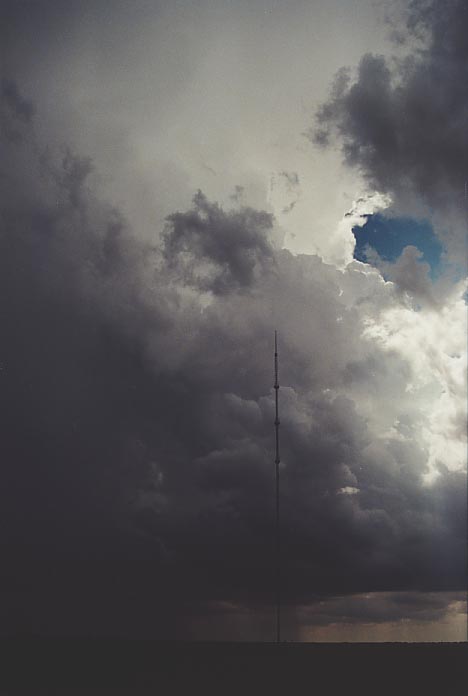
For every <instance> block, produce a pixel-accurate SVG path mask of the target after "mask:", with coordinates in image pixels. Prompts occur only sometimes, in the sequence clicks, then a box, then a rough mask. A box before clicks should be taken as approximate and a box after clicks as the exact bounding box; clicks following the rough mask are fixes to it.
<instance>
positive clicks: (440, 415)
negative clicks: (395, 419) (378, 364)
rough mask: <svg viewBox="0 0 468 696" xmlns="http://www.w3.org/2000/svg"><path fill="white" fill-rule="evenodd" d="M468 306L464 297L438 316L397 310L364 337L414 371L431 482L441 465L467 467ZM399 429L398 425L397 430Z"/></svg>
mask: <svg viewBox="0 0 468 696" xmlns="http://www.w3.org/2000/svg"><path fill="white" fill-rule="evenodd" d="M466 329H467V317H466V305H465V302H464V300H463V299H462V297H460V293H459V295H458V296H455V297H453V296H452V298H449V299H448V300H447V304H446V305H445V306H444V307H442V308H441V309H440V310H439V311H434V310H433V309H431V308H426V309H422V310H419V311H417V310H415V309H414V308H412V307H410V306H408V305H407V306H404V305H403V304H396V305H395V306H394V307H392V308H388V309H386V310H385V311H383V312H382V314H381V315H380V317H379V319H378V320H375V319H372V320H371V319H369V320H368V322H367V326H366V329H365V335H367V336H372V338H373V339H374V340H375V341H376V343H377V344H380V345H381V346H382V347H384V349H385V350H386V351H388V353H389V354H391V353H392V352H396V353H397V354H398V355H400V356H401V357H402V358H404V360H405V362H406V364H407V365H408V366H409V368H410V372H409V374H408V379H407V380H406V384H405V387H404V395H403V401H407V400H408V397H409V399H410V400H411V401H412V402H413V409H414V408H415V407H416V408H417V409H418V411H419V413H420V415H421V417H423V418H424V419H425V422H424V423H423V424H422V426H421V429H420V431H419V434H417V433H416V432H414V430H413V431H412V432H411V436H412V437H415V436H417V437H418V439H420V440H421V442H424V443H425V444H426V446H427V448H428V462H427V463H428V466H429V472H428V475H429V479H430V478H432V477H434V476H435V475H436V473H437V467H438V465H439V464H442V465H444V466H446V467H447V468H449V469H452V470H458V469H463V468H464V467H465V466H466V432H465V427H464V424H465V422H466V349H465V340H466ZM396 425H397V426H398V423H397V424H396Z"/></svg>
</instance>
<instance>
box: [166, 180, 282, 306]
mask: <svg viewBox="0 0 468 696" xmlns="http://www.w3.org/2000/svg"><path fill="white" fill-rule="evenodd" d="M193 204H194V207H193V210H191V211H189V212H187V213H173V214H172V215H170V216H169V217H168V225H167V230H166V233H165V235H164V251H163V253H164V258H165V259H166V261H167V262H168V264H169V266H170V268H172V269H177V271H178V272H179V276H180V278H181V279H182V281H183V282H184V283H185V284H186V285H192V286H194V287H196V288H198V289H200V290H210V291H212V292H213V293H215V294H220V295H223V294H226V293H229V292H230V291H232V290H237V289H240V288H248V287H250V286H251V285H252V284H253V283H254V279H255V272H256V267H258V266H260V265H264V264H265V263H267V261H268V260H271V259H272V257H273V250H272V247H271V242H269V240H268V239H267V237H266V234H265V232H266V231H268V230H270V229H271V228H272V226H273V218H272V216H271V215H270V214H269V213H265V212H260V211H257V210H253V209H251V208H242V209H241V210H240V211H233V212H228V213H225V212H224V211H223V210H222V209H221V208H220V207H219V206H218V205H217V204H212V203H210V202H209V201H208V200H207V199H206V196H204V195H203V193H202V192H201V191H199V192H198V193H197V194H196V196H195V197H194V199H193ZM205 264H206V265H205Z"/></svg>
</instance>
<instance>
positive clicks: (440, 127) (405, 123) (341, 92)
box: [310, 0, 468, 257]
mask: <svg viewBox="0 0 468 696" xmlns="http://www.w3.org/2000/svg"><path fill="white" fill-rule="evenodd" d="M466 13H467V6H466V2H465V1H464V0H450V1H449V2H446V3H443V4H441V3H438V2H432V1H426V0H421V1H419V0H418V1H415V2H410V3H409V4H408V7H407V9H406V12H405V15H404V16H405V20H406V29H405V31H404V32H400V34H399V36H400V42H403V44H404V45H406V47H407V48H408V47H409V49H410V53H409V55H407V56H406V57H405V58H399V59H394V60H393V61H391V60H390V59H388V58H384V57H383V56H381V55H374V54H370V53H369V54H366V55H365V56H364V57H363V58H362V60H361V62H360V64H359V68H358V72H357V76H356V79H353V78H352V74H351V71H350V70H347V69H343V70H341V71H340V72H339V73H338V75H337V77H336V79H335V83H334V87H333V89H332V91H331V93H330V97H329V99H328V101H327V102H325V103H324V104H323V105H322V106H321V107H320V108H319V110H318V112H317V115H316V126H315V128H314V129H312V131H311V133H310V135H311V138H313V139H314V140H315V142H317V143H319V144H322V145H326V144H327V143H329V142H331V139H332V138H335V136H336V137H337V139H338V142H339V143H340V145H341V149H342V152H343V155H344V158H345V161H346V162H347V163H348V164H349V165H350V166H352V167H357V168H358V169H359V170H360V171H361V172H362V173H363V175H364V176H365V177H366V178H367V179H368V181H369V184H370V185H371V186H372V187H374V188H376V189H377V190H379V191H382V192H386V193H390V194H392V195H393V197H394V204H395V206H396V207H397V209H398V208H400V209H405V208H406V209H408V206H410V207H411V206H412V207H413V210H417V206H418V205H419V211H418V212H419V214H426V215H430V214H431V213H432V214H435V220H436V223H437V225H438V231H439V233H440V234H441V235H442V238H443V239H444V240H445V242H446V243H447V244H448V245H449V251H450V252H451V253H452V254H453V255H454V257H456V256H457V255H460V254H461V255H464V237H465V227H464V200H463V199H464V185H465V180H466V178H467V169H466V166H467V165H466V162H467V159H466V152H467V141H466V120H467V115H468V99H467V93H466V90H465V89H464V87H463V85H464V84H466V80H467V64H468V61H467V45H466V41H465V30H466V26H467V15H466ZM415 42H416V44H415ZM417 42H419V43H417ZM415 206H416V208H415ZM421 206H425V207H421Z"/></svg>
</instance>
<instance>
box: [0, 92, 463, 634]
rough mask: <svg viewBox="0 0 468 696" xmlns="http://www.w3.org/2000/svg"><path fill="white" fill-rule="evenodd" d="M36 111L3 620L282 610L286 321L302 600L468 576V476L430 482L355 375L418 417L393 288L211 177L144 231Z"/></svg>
mask: <svg viewBox="0 0 468 696" xmlns="http://www.w3.org/2000/svg"><path fill="white" fill-rule="evenodd" d="M22 100H23V97H22V96H21V94H20V92H18V93H17V101H18V103H20V104H21V103H23V101H22ZM2 108H3V109H5V112H6V113H7V114H8V118H10V119H11V121H12V122H13V123H17V122H18V123H20V122H21V123H23V121H24V119H23V118H22V115H21V113H19V112H18V109H17V106H16V102H14V103H12V101H11V99H10V98H9V97H8V95H3V104H2ZM24 125H26V126H27V131H26V132H25V134H24V138H23V139H22V140H21V141H15V142H12V141H11V140H10V139H8V137H6V138H3V140H2V142H1V143H0V145H1V154H2V163H3V166H4V181H5V187H4V189H3V200H2V217H1V236H0V240H1V242H0V244H1V254H0V259H1V261H0V264H1V273H0V307H1V316H2V343H1V346H0V362H1V366H2V369H1V371H0V380H1V385H2V386H1V397H0V400H1V410H2V417H1V431H2V432H1V448H2V452H1V460H2V462H3V465H2V476H3V483H2V486H1V487H0V503H1V505H0V507H1V509H2V514H3V518H4V524H2V526H1V529H0V535H1V541H2V547H3V550H4V557H3V558H4V562H3V570H2V573H3V574H2V576H1V583H2V585H1V586H2V588H3V593H2V598H3V599H2V606H1V612H2V626H3V629H2V630H3V631H4V632H8V631H14V630H18V628H20V629H23V630H26V629H30V630H36V631H42V632H45V633H48V632H54V631H55V632H62V633H64V632H82V633H90V632H91V633H93V632H95V633H101V634H102V633H116V634H123V635H157V636H160V637H172V636H174V635H178V636H179V637H180V636H184V635H187V631H189V630H192V627H190V625H189V624H190V621H191V619H190V616H191V615H192V614H193V612H194V611H195V609H194V608H196V607H197V606H199V605H200V603H206V602H214V601H218V602H222V601H233V602H237V603H238V604H239V605H245V606H256V607H262V606H263V607H265V606H267V607H268V605H269V604H270V602H271V601H272V598H273V596H274V595H273V588H272V587H271V567H272V552H273V537H272V528H273V525H272V521H273V512H274V511H273V506H272V501H273V484H274V480H273V476H272V473H273V469H272V422H273V418H274V414H273V399H272V389H271V382H272V376H271V367H272V365H271V347H272V346H271V342H272V341H271V339H272V327H273V326H274V325H276V326H277V328H278V329H279V333H280V353H281V360H282V362H281V373H280V374H281V383H282V391H281V399H282V423H283V425H282V460H283V467H284V468H283V470H282V486H283V489H282V495H283V503H282V504H283V534H284V548H285V563H286V567H287V568H288V571H287V577H286V581H285V582H286V588H285V596H286V600H285V601H286V602H287V603H290V604H291V605H292V604H294V603H296V602H303V603H307V602H308V601H309V600H310V599H311V598H314V597H316V596H317V595H318V594H320V595H334V594H339V593H343V594H346V593H349V592H354V593H356V592H365V591H368V590H369V591H376V590H387V591H388V590H392V591H393V590H400V589H404V590H408V589H412V590H421V589H424V590H440V589H443V590H447V591H448V590H454V589H459V588H460V587H461V586H463V582H464V573H465V562H464V559H465V556H464V553H465V531H466V530H465V515H464V509H465V508H464V505H465V502H466V501H465V500H464V498H463V495H462V493H463V491H464V490H465V488H464V483H463V482H464V478H463V475H462V474H457V473H451V472H448V471H445V470H441V476H440V477H439V479H438V480H437V481H436V483H435V484H434V486H433V487H427V488H423V487H422V486H421V481H420V476H421V474H422V473H424V472H425V462H426V457H425V453H424V452H423V451H422V450H421V447H420V446H419V445H418V444H417V443H416V442H413V441H412V439H411V437H408V438H406V439H405V438H403V439H404V442H400V441H393V440H391V439H388V438H387V439H386V437H385V436H384V435H382V433H379V437H376V435H375V433H374V432H373V431H372V428H371V426H370V425H369V422H368V418H366V417H365V415H363V414H362V413H361V412H360V411H359V408H358V406H357V403H356V401H354V400H353V398H351V397H348V396H345V395H343V394H341V393H340V391H341V390H343V389H344V388H345V387H346V388H348V387H349V386H350V385H352V386H353V388H355V389H356V390H358V389H359V388H360V387H361V386H362V387H363V388H364V389H365V390H368V391H369V392H370V393H377V394H378V393H385V395H386V397H387V398H388V399H389V401H390V402H393V403H394V404H396V405H395V406H394V408H395V409H399V408H401V410H403V409H404V408H408V409H409V410H410V412H409V413H408V414H406V416H405V423H406V424H407V428H408V429H409V430H410V429H411V427H412V426H413V424H414V421H415V419H416V418H417V414H415V413H414V412H411V406H410V405H408V404H407V403H406V404H405V405H402V406H401V407H400V406H399V405H398V399H399V398H403V397H404V393H405V387H406V383H407V376H408V370H409V368H408V366H407V364H406V362H405V361H404V359H403V358H401V357H400V356H398V355H395V354H393V355H392V354H390V355H389V354H388V353H387V352H385V351H383V350H382V348H380V347H379V346H378V345H377V344H376V343H375V344H374V343H372V342H370V343H369V342H367V343H363V342H362V340H361V334H362V325H361V319H360V316H361V315H360V314H359V312H364V308H365V307H366V306H367V305H370V302H371V298H372V301H375V298H376V297H377V298H378V297H379V295H378V292H383V290H382V287H381V285H377V286H376V285H372V284H371V283H372V281H371V280H369V278H367V279H366V278H365V277H364V276H363V275H362V274H361V273H360V271H359V270H356V269H349V270H348V271H346V274H345V275H344V274H342V273H341V272H338V271H337V270H336V269H335V268H334V267H332V266H329V265H326V264H324V263H323V262H322V261H321V260H320V259H319V258H318V257H312V256H298V257H294V256H292V255H291V254H290V253H289V252H288V251H286V250H280V249H278V247H277V246H276V245H275V243H274V235H275V230H274V227H273V220H272V218H271V216H269V215H268V214H266V213H263V212H260V211H255V210H251V209H249V208H240V209H239V208H235V209H233V210H228V211H224V210H223V209H222V208H221V207H220V206H218V205H216V204H214V203H212V202H210V201H208V200H207V198H206V197H205V196H204V195H203V194H202V193H198V194H197V195H196V197H195V199H194V204H193V207H192V208H191V209H190V210H188V211H187V212H178V213H174V214H173V215H171V216H170V217H169V219H168V226H167V228H166V232H165V236H164V237H163V241H162V243H161V245H160V246H158V245H156V246H154V245H145V244H143V243H141V242H139V241H137V239H136V238H135V236H134V235H133V233H132V229H131V227H130V225H129V224H128V223H127V222H126V221H125V219H124V218H123V217H122V215H121V214H120V213H119V211H118V210H115V209H114V208H113V207H112V206H109V205H107V204H105V203H103V202H101V201H99V200H97V199H96V197H95V196H94V195H93V193H92V187H91V185H90V176H91V172H92V162H91V160H89V159H87V158H80V157H78V156H76V155H74V154H73V153H72V152H71V151H70V150H68V149H65V150H64V151H63V152H62V153H61V154H54V153H51V152H48V151H47V150H45V149H43V148H42V147H41V146H40V145H39V144H38V143H37V142H36V141H35V139H34V135H33V131H32V126H31V124H27V123H26V124H24V123H23V126H24ZM343 283H348V284H349V292H347V293H344V294H343V293H342V292H341V287H342V284H343ZM366 283H369V284H370V285H369V286H367V285H366ZM352 288H358V290H356V289H354V290H353V289H352ZM379 288H380V290H379ZM200 290H202V291H203V292H200ZM205 291H209V293H208V294H207V293H206V292H205ZM385 292H387V293H390V295H385V296H382V300H381V302H382V303H383V304H385V302H388V301H393V299H394V296H393V295H391V293H392V291H391V290H385ZM207 295H208V296H207ZM351 295H352V297H353V298H354V299H353V300H350V296H351ZM272 298H275V304H276V308H275V307H274V306H273V302H272ZM389 298H390V300H389ZM357 307H359V311H358V309H357ZM369 365H370V366H371V367H372V369H371V370H369V369H368V368H369ZM387 408H388V406H387ZM384 415H385V414H383V416H384ZM399 415H400V418H401V420H402V421H403V420H404V417H403V415H402V414H399ZM383 416H382V417H383ZM394 419H395V415H394V414H393V413H390V415H389V416H388V424H387V423H386V422H385V423H384V426H385V427H383V430H385V428H387V427H388V426H389V425H390V424H391V423H392V422H393V420H394ZM460 491H461V492H460ZM262 637H264V638H265V637H268V627H266V628H265V635H263V636H262Z"/></svg>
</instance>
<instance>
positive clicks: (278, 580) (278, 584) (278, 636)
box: [274, 331, 281, 643]
mask: <svg viewBox="0 0 468 696" xmlns="http://www.w3.org/2000/svg"><path fill="white" fill-rule="evenodd" d="M274 388H275V435H276V456H275V473H276V642H277V643H279V642H280V641H281V612H280V609H281V565H280V551H281V547H280V499H279V464H280V454H279V425H280V420H279V408H278V392H279V384H278V336H277V332H276V331H275V384H274Z"/></svg>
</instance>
